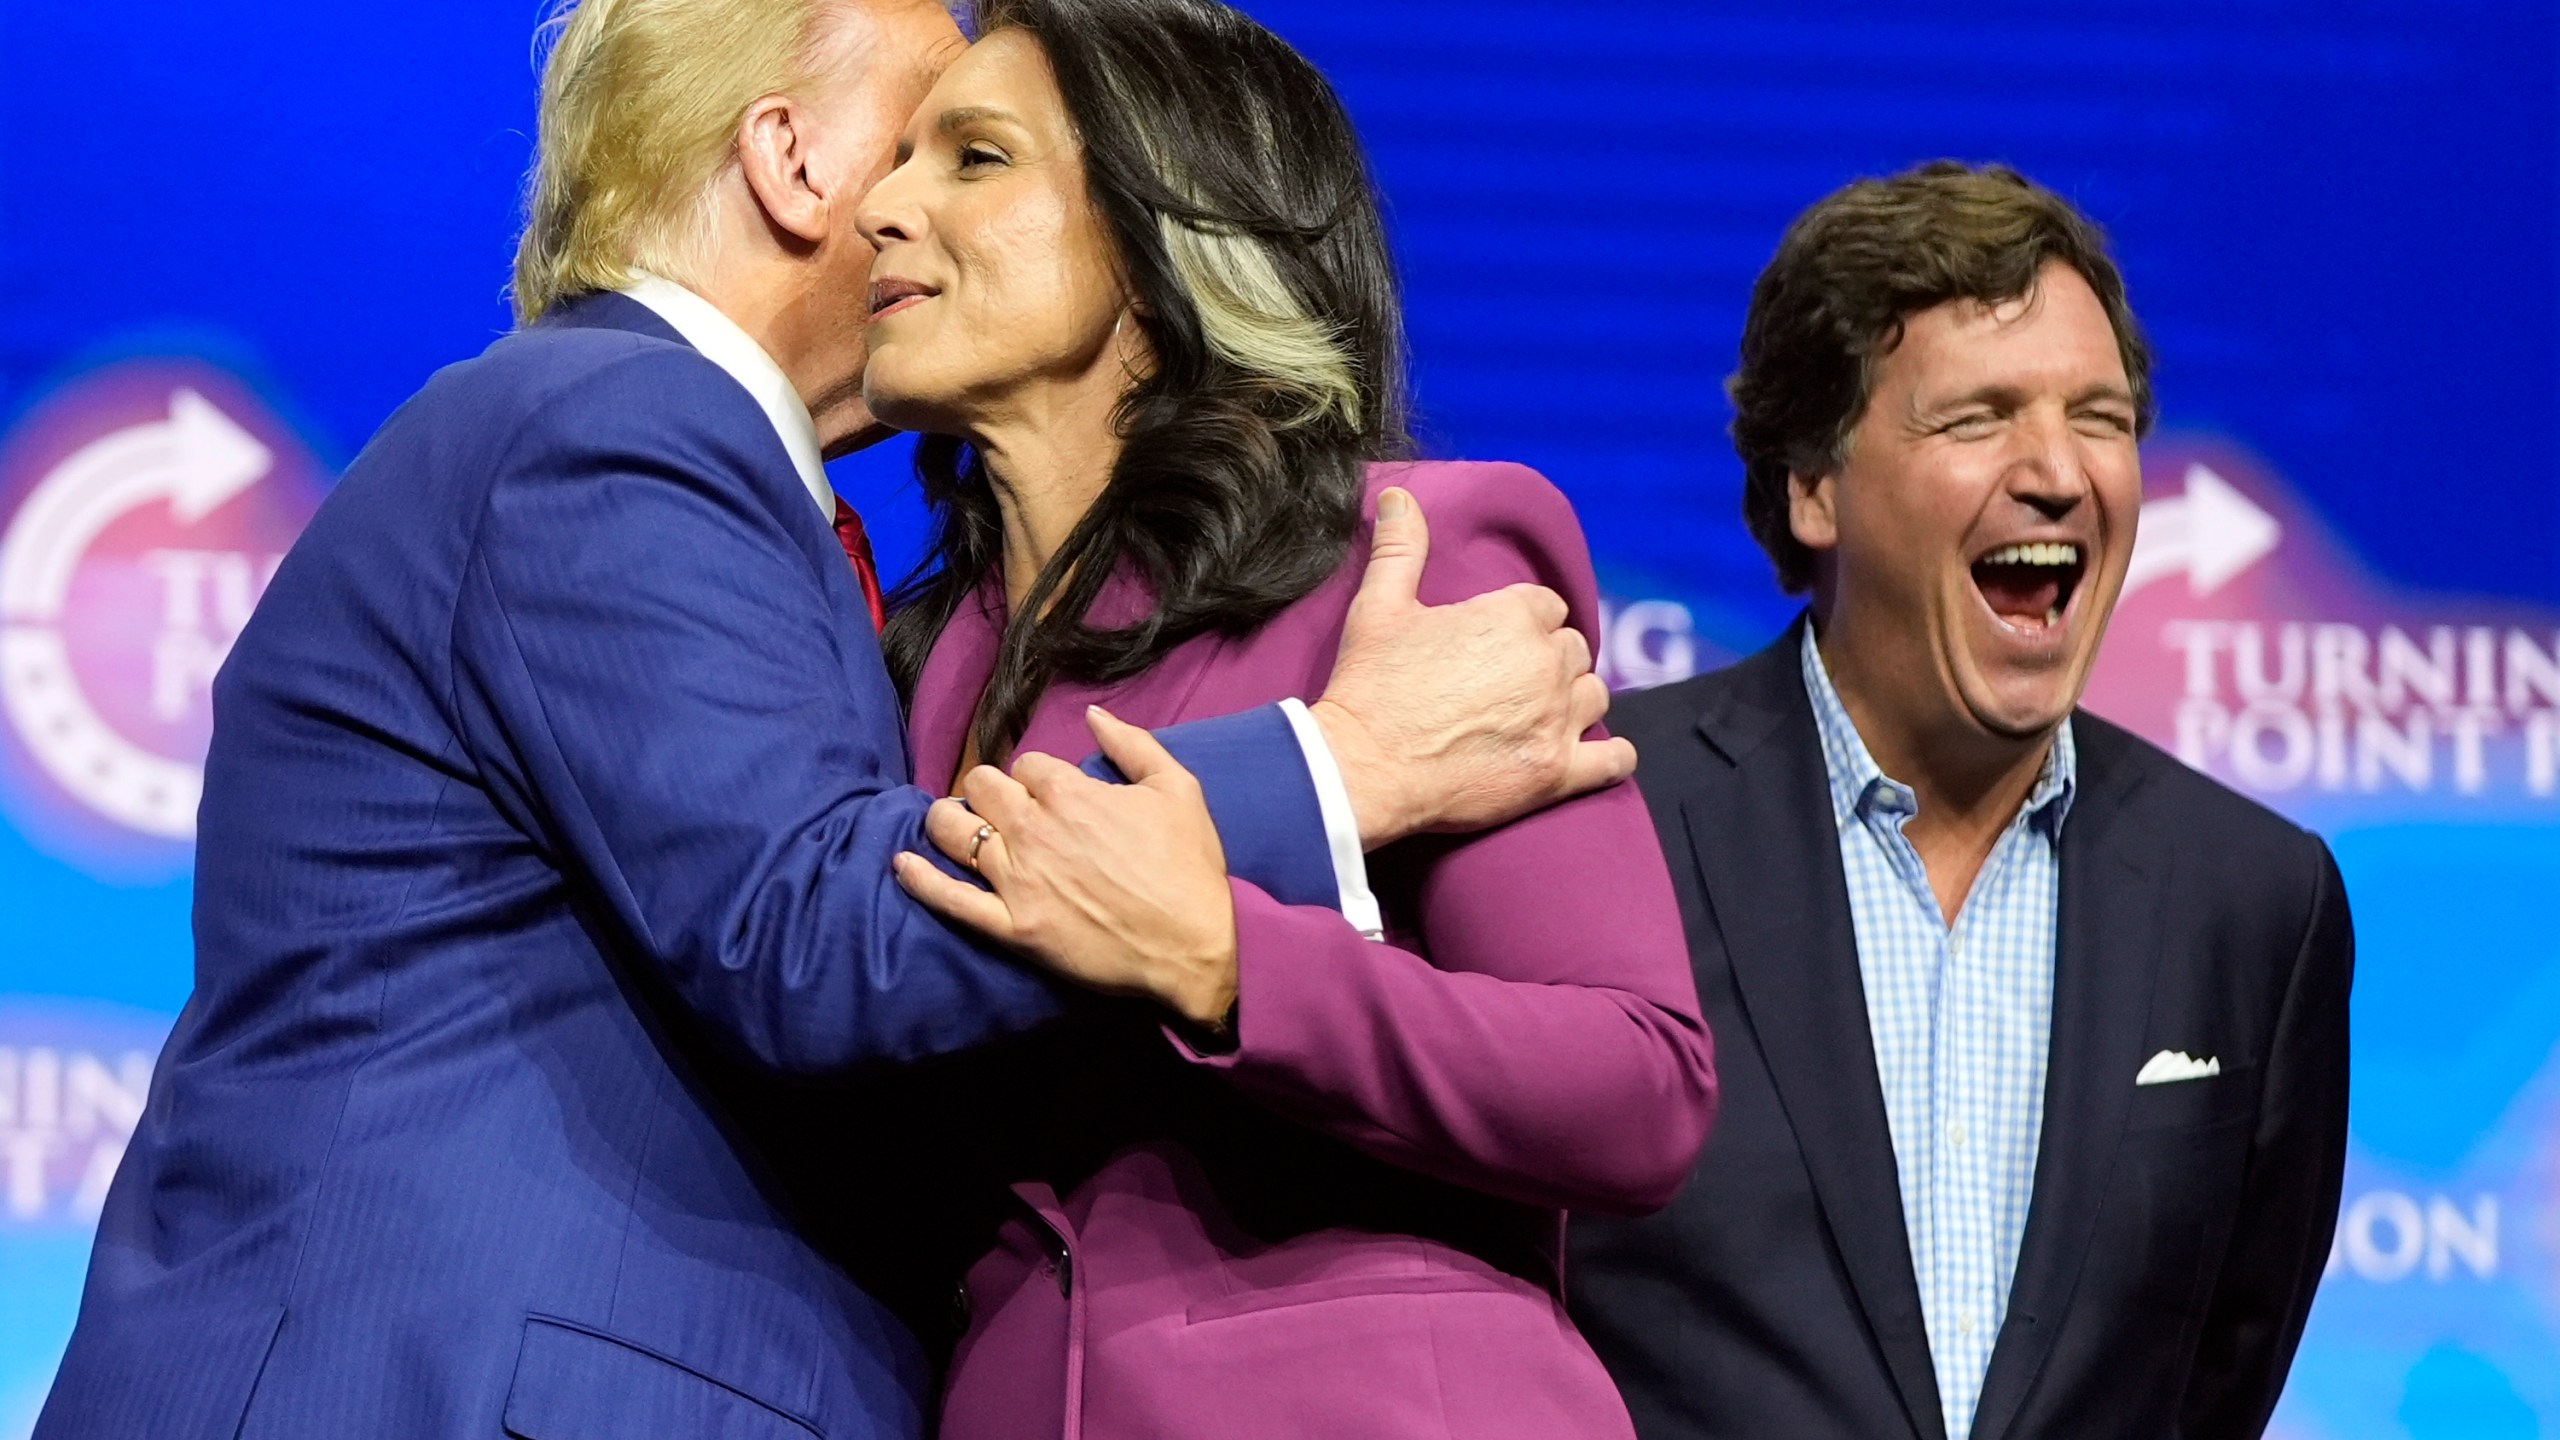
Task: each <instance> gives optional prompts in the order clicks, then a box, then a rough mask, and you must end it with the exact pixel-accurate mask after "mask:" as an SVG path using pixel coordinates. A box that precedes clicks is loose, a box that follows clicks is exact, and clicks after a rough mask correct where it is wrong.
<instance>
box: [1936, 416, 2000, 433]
mask: <svg viewBox="0 0 2560 1440" xmlns="http://www.w3.org/2000/svg"><path fill="white" fill-rule="evenodd" d="M1999 423H2000V417H1999V416H1997V415H1995V414H1993V413H1991V412H1990V411H1988V410H1968V411H1966V412H1965V413H1963V414H1961V415H1958V416H1956V417H1955V418H1953V419H1951V420H1949V421H1947V423H1946V424H1944V425H1941V426H1939V427H1938V430H1939V433H1941V434H1945V435H1952V436H1954V437H1955V438H1957V439H1958V440H1977V439H1980V438H1982V437H1983V436H1985V435H1988V434H1990V433H1991V432H1992V430H1993V429H1994V428H1996V427H1997V426H1998V425H1999Z"/></svg>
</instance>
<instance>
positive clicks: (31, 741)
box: [0, 360, 322, 879]
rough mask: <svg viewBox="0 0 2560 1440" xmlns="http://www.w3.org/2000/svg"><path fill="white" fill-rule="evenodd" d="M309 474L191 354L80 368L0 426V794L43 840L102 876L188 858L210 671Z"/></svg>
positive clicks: (223, 379) (283, 433)
mask: <svg viewBox="0 0 2560 1440" xmlns="http://www.w3.org/2000/svg"><path fill="white" fill-rule="evenodd" d="M321 488H322V481H321V476H320V473H319V471H318V468H317V466H316V465H315V464H314V462H313V461H312V459H311V457H310V456H309V455H308V453H307V452H305V451H304V449H303V448H302V446H301V444H300V443H299V442H298V441H297V440H296V439H295V437H294V436H293V435H292V434H291V432H289V431H288V430H286V429H285V427H284V426H283V425H282V424H281V423H279V422H278V421H277V420H276V419H275V417H274V416H273V415H272V414H270V413H269V412H268V411H267V409H266V407H265V406H263V405H261V404H260V403H259V402H258V400H257V399H256V397H255V396H254V395H253V394H252V393H251V392H250V391H249V389H248V387H246V386H245V385H243V384H241V383H240V382H239V381H238V380H236V379H234V378H233V377H231V376H229V375H227V374H225V373H223V372H221V371H219V370H216V369H214V368H213V367H211V366H208V365H204V364H201V363H199V362H193V361H183V360H148V361H135V362H129V363H126V364H122V365H117V366H114V367H111V368H109V369H105V370H100V371H95V372H92V373H90V374H88V375H86V376H83V377H81V378H80V379H78V380H75V381H73V382H72V383H71V384H69V385H67V386H65V387H63V388H62V389H61V390H59V391H57V392H55V393H54V394H53V395H51V396H50V397H48V398H47V399H46V400H44V401H43V402H42V403H41V404H39V405H38V406H37V407H36V408H35V409H34V410H33V411H32V412H31V413H30V414H29V415H28V416H27V417H26V418H25V419H24V420H22V421H21V422H20V423H19V424H18V426H17V427H16V428H15V429H14V430H13V431H12V432H11V433H10V434H9V435H7V436H6V437H5V438H0V715H5V718H6V723H5V725H0V730H5V732H6V734H7V741H8V743H7V744H6V745H0V798H5V799H6V800H7V801H8V802H9V808H10V810H11V818H13V819H14V820H16V821H17V822H18V824H19V825H20V827H21V828H23V829H24V830H26V831H27V833H28V834H29V836H30V837H31V838H33V839H35V840H36V842H37V843H38V844H39V845H40V846H42V847H43V848H45V849H47V850H50V851H52V852H54V853H55V854H57V855H59V856H61V857H62V858H64V859H67V860H70V861H72V862H73V863H75V864H79V865H81V866H82V867H83V868H85V869H88V870H90V871H92V872H93V873H96V874H99V875H101V876H103V877H107V878H122V879H151V878H157V877H160V876H163V875H166V874H168V873H171V872H174V871H176V870H178V869H180V868H182V867H183V866H184V864H185V863H186V856H187V847H188V845H189V843H190V842H191V841H192V840H193V839H194V837H195V815H196V802H197V800H198V799H199V798H200V797H201V795H202V792H203V789H204V752H205V745H206V742H207V740H208V739H209V738H210V735H211V729H212V715H211V706H210V687H211V685H212V682H213V676H214V672H215V671H216V670H217V669H219V668H220V667H221V664H222V661H223V658H224V657H225V656H226V655H228V654H229V653H230V650H231V644H232V642H233V640H235V639H236V638H238V636H239V634H240V630H241V627H242V626H244V625H246V624H247V623H248V619H249V613H250V610H251V609H252V607H254V606H255V605H256V603H257V600H258V596H259V594H260V593H261V592H262V591H264V589H265V588H266V582H267V579H268V577H270V576H272V575H273V574H274V573H275V567H276V564H277V562H278V561H280V560H281V559H282V558H283V556H284V552H285V550H286V548H287V547H288V546H290V545H291V544H292V543H293V539H294V537H295V536H296V535H298V534H300V533H301V530H302V526H303V524H304V523H305V522H306V521H308V520H309V519H310V517H311V512H312V509H313V508H314V507H315V506H316V505H317V504H318V502H319V497H320V493H321Z"/></svg>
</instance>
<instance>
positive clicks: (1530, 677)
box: [1308, 489, 1636, 850]
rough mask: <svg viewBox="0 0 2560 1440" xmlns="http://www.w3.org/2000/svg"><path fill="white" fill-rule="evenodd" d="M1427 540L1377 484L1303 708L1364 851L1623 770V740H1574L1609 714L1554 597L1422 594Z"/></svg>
mask: <svg viewBox="0 0 2560 1440" xmlns="http://www.w3.org/2000/svg"><path fill="white" fill-rule="evenodd" d="M1430 548H1431V537H1430V531H1429V529H1428V527H1427V526H1426V524H1425V522H1424V520H1423V517H1422V507H1421V506H1420V505H1419V504H1417V503H1416V502H1415V500H1414V498H1413V496H1412V495H1411V494H1409V493H1407V492H1406V491H1404V490H1401V489H1390V490H1388V491H1386V492H1385V493H1384V494H1382V495H1381V496H1379V498H1378V523H1377V529H1376V535H1375V538H1374V540H1373V541H1372V543H1371V548H1370V555H1369V569H1368V573H1367V575H1366V576H1364V577H1363V578H1362V580H1361V584H1360V593H1359V595H1358V597H1357V598H1355V599H1354V600H1353V601H1352V603H1351V612H1350V616H1349V618H1348V620H1347V621H1346V622H1345V624H1344V626H1343V632H1342V651H1341V655H1340V658H1339V659H1338V660H1337V661H1336V662H1335V665H1334V672H1333V679H1332V682H1331V683H1330V684H1328V685H1327V686H1326V687H1325V692H1324V696H1323V698H1322V699H1319V700H1318V701H1317V702H1316V703H1315V704H1313V705H1311V706H1309V707H1308V709H1309V710H1310V711H1311V712H1312V713H1313V714H1314V715H1315V717H1316V720H1317V722H1318V723H1320V724H1321V725H1322V726H1323V727H1324V735H1325V743H1326V744H1327V745H1328V746H1329V747H1331V749H1332V751H1333V755H1334V760H1335V762H1336V763H1337V764H1339V765H1340V766H1341V768H1342V776H1343V781H1344V784H1345V786H1346V788H1347V789H1349V791H1350V793H1351V807H1352V812H1353V814H1354V815H1355V816H1356V817H1357V819H1358V821H1359V825H1360V837H1361V840H1362V843H1363V844H1365V845H1366V846H1367V847H1368V848H1370V849H1372V850H1374V849H1376V848H1378V847H1379V846H1381V845H1385V844H1387V843H1389V842H1390V841H1394V840H1400V839H1402V838H1404V837H1405V836H1407V835H1413V834H1418V833H1421V832H1424V831H1456V832H1466V831H1474V830H1484V829H1490V828H1491V827H1493V826H1496V825H1500V824H1503V823H1504V822H1506V821H1510V820H1515V819H1518V818H1519V817H1520V816H1522V815H1526V814H1528V813H1530V812H1531V811H1534V810H1540V809H1544V808H1545V807H1547V806H1549V805H1552V804H1555V803H1556V802H1558V801H1560V800H1567V799H1571V798H1572V797H1574V796H1576V795H1580V794H1583V793H1585V792H1587V791H1591V790H1597V789H1600V788H1601V787H1603V786H1607V785H1613V784H1616V783H1617V782H1618V781H1621V780H1624V779H1626V778H1627V777H1628V776H1630V775H1633V774H1634V773H1635V768H1636V752H1635V746H1633V745H1632V744H1629V743H1628V742H1627V741H1626V740H1623V739H1618V738H1611V739H1607V740H1585V739H1584V738H1583V736H1584V734H1585V733H1587V732H1588V731H1589V730H1590V729H1591V727H1593V726H1594V725H1597V724H1599V723H1600V721H1601V719H1602V717H1604V716H1606V715H1607V714H1608V711H1609V689H1608V686H1607V685H1606V684H1604V683H1603V682H1602V681H1601V679H1600V677H1599V676H1598V675H1596V674H1594V673H1593V672H1592V668H1591V659H1592V657H1591V645H1590V642H1589V641H1588V640H1586V639H1585V638H1584V637H1583V635H1582V632H1581V631H1579V630H1576V629H1574V628H1573V626H1572V625H1571V624H1569V623H1568V612H1567V607H1566V605H1565V602H1564V599H1563V597H1561V596H1559V595H1558V594H1556V592H1555V591H1553V590H1551V589H1548V588H1547V587H1545V586H1543V585H1527V584H1521V585H1510V586H1506V587H1504V588H1502V589H1499V590H1495V591H1491V592H1489V593H1486V594H1482V595H1478V596H1475V597H1474V598H1472V599H1468V600H1463V601H1460V602H1458V603H1456V604H1452V605H1425V604H1423V603H1422V602H1421V600H1420V598H1419V596H1420V592H1421V586H1422V569H1423V562H1424V560H1425V559H1426V558H1427V556H1428V555H1429V553H1430Z"/></svg>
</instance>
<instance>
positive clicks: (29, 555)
mask: <svg viewBox="0 0 2560 1440" xmlns="http://www.w3.org/2000/svg"><path fill="white" fill-rule="evenodd" d="M274 464H275V457H274V455H273V454H271V453H270V452H269V451H268V449H267V447H266V446H265V445H262V444H260V443H259V441H258V438H257V437H256V436H254V435H251V434H250V433H249V432H248V431H246V430H243V429H241V428H240V426H239V425H238V424H237V423H236V422H234V421H233V420H232V419H231V417H230V416H228V415H225V414H223V413H222V412H221V411H220V410H218V409H216V408H215V407H214V406H213V404H212V402H210V401H208V400H206V399H205V398H204V397H203V396H201V395H198V394H197V393H196V392H194V391H193V390H186V389H180V390H177V391H175V392H173V393H172V394H171V395H170V397H169V418H168V419H166V420H158V421H149V422H146V423H144V424H140V425H132V426H128V427H126V428H125V429H122V430H118V431H115V432H114V433H112V434H109V435H105V436H102V437H100V438H99V439H96V440H93V441H91V442H89V443H88V444H87V445H84V446H82V447H81V448H80V449H78V450H76V451H74V452H72V454H71V456H70V457H69V458H68V459H65V460H64V461H63V462H62V463H61V464H59V465H57V466H55V467H54V468H53V470H52V471H51V472H50V473H49V474H47V475H46V476H45V477H44V479H43V480H41V481H39V482H37V484H36V487H35V489H34V490H33V491H32V492H30V493H29V495H28V496H27V501H26V503H25V504H24V505H22V506H21V507H19V510H18V514H17V518H16V519H15V520H13V521H11V522H10V525H9V532H8V534H7V536H6V537H4V538H0V621H5V622H6V623H5V624H0V704H5V706H6V708H7V710H8V713H9V718H10V719H11V720H12V721H14V722H16V724H17V727H18V733H19V734H20V735H22V736H24V737H25V739H26V742H27V748H28V750H29V751H30V752H31V753H32V754H33V755H34V756H35V758H36V761H37V763H39V764H41V765H42V766H43V767H44V769H45V771H46V773H48V774H50V775H51V776H52V777H53V778H54V780H55V782H56V783H58V784H60V785H61V786H62V787H63V788H64V789H65V790H68V791H70V792H71V793H72V794H74V795H76V796H78V797H80V798H81V799H82V800H83V801H86V802H87V803H88V804H89V805H91V806H93V807H95V808H96V809H97V810H98V812H99V813H101V814H103V815H105V816H107V817H108V818H109V819H112V820H115V821H117V822H118V823H120V824H124V825H128V826H130V827H132V828H133V829H136V830H140V831H142V832H143V833H145V834H149V835H159V836H163V837H166V838H168V839H173V840H184V839H188V838H190V837H192V836H193V835H194V834H195V827H196V802H197V800H198V799H199V798H201V796H202V794H203V791H204V773H203V771H202V770H201V769H199V768H198V767H196V766H194V765H191V764H188V763H186V762H184V761H179V760H172V759H170V758H168V757H167V756H165V755H156V754H153V753H152V752H150V751H148V750H145V749H143V748H142V747H141V746H138V745H136V744H134V743H133V742H132V741H130V740H127V739H126V738H125V737H124V736H122V735H120V734H118V733H117V732H116V730H115V727H113V726H111V725H109V724H108V723H107V722H106V720H105V719H104V718H103V717H101V716H100V715H99V714H98V712H97V710H96V708H95V707H93V706H92V705H90V703H89V697H88V696H87V695H85V694H83V693H82V692H81V689H80V679H79V676H78V674H77V673H76V672H75V671H74V670H73V669H72V666H71V652H70V648H69V646H68V645H67V644H66V643H65V642H64V640H63V637H62V634H61V632H60V631H58V630H56V629H55V628H54V624H53V622H54V621H56V620H58V619H60V618H61V616H62V608H63V605H64V603H65V602H66V601H67V600H68V599H69V598H70V595H71V578H72V576H73V575H74V574H76V573H78V571H79V569H80V561H81V558H82V557H83V556H85V555H87V554H88V553H89V547H90V545H91V544H93V543H95V542H96V540H97V538H98V537H99V536H100V535H101V534H103V533H105V531H106V529H107V527H108V526H110V525H112V524H114V523H115V522H116V521H117V520H119V519H121V518H123V517H124V516H125V515H127V514H130V513H131V512H133V511H135V510H137V509H140V508H142V507H143V506H145V505H153V504H166V505H167V506H168V507H169V513H170V515H171V516H172V517H173V518H174V519H176V520H177V522H178V523H179V524H181V525H193V524H194V523H196V522H197V521H199V520H202V519H203V518H204V517H205V516H207V515H210V514H212V513H213V512H214V511H215V510H216V509H219V508H220V507H221V506H222V504H223V503H224V502H225V501H228V500H230V499H231V498H232V497H234V496H236V495H238V494H240V493H241V492H242V491H244V490H246V489H248V488H249V487H250V486H252V485H255V484H256V483H258V481H259V480H261V479H263V478H265V476H266V474H267V471H268V470H269V469H270V468H272V467H273V465H274Z"/></svg>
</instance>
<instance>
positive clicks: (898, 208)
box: [853, 165, 923, 250]
mask: <svg viewBox="0 0 2560 1440" xmlns="http://www.w3.org/2000/svg"><path fill="white" fill-rule="evenodd" d="M911 174H912V167H910V166H908V165H900V166H899V167H898V168H897V169H895V170H892V171H890V172H889V173H888V174H886V175H883V176H881V177H880V183H879V184H877V185H874V186H872V187H871V193H869V194H867V195H865V196H863V197H862V205H861V208H859V209H858V210H856V211H855V212H854V216H853V223H854V227H855V228H856V229H858V230H860V231H861V232H862V238H863V239H865V240H868V241H870V242H871V248H873V249H875V250H877V249H880V248H881V247H883V246H885V245H887V244H888V243H889V242H890V241H892V240H913V239H915V238H916V236H917V235H918V234H920V233H921V232H922V229H923V227H922V226H921V225H920V224H919V223H918V222H917V211H916V207H915V206H913V205H912V204H909V203H907V200H906V191H907V186H906V184H905V182H906V181H907V179H908V178H909V177H910V175H911Z"/></svg>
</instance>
